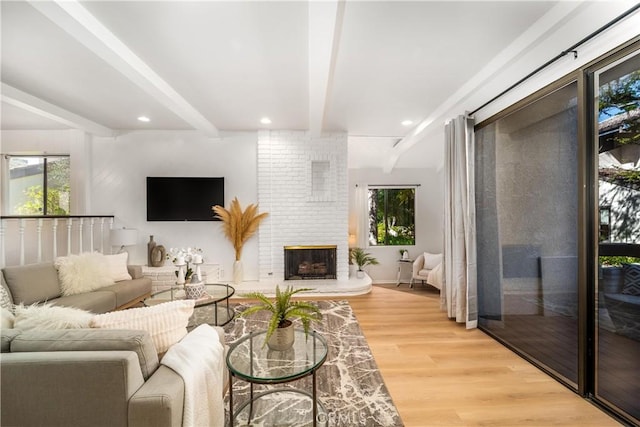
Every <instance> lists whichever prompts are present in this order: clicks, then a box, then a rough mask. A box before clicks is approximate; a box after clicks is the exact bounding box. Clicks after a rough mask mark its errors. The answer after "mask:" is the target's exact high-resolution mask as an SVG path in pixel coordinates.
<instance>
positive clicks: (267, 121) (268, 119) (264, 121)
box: [260, 117, 271, 125]
mask: <svg viewBox="0 0 640 427" xmlns="http://www.w3.org/2000/svg"><path fill="white" fill-rule="evenodd" d="M260 123H262V124H263V125H270V124H271V119H270V118H269V117H263V118H261V119H260Z"/></svg>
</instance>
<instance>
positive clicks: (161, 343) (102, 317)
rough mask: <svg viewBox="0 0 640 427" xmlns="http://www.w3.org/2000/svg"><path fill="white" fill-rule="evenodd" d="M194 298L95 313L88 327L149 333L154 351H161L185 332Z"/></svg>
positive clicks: (191, 312)
mask: <svg viewBox="0 0 640 427" xmlns="http://www.w3.org/2000/svg"><path fill="white" fill-rule="evenodd" d="M194 305H195V300H179V301H171V302H166V303H162V304H158V305H152V306H150V307H140V308H130V309H128V310H122V311H113V312H111V313H105V314H98V315H96V316H94V317H93V320H92V321H91V327H92V328H107V329H134V330H142V331H147V332H149V335H151V340H152V341H153V343H154V344H155V346H156V351H157V352H158V353H164V352H165V351H167V350H168V349H169V347H171V346H172V345H173V344H175V343H177V342H178V341H180V340H181V339H182V338H184V336H185V335H187V324H188V322H189V317H191V315H192V314H193V307H194Z"/></svg>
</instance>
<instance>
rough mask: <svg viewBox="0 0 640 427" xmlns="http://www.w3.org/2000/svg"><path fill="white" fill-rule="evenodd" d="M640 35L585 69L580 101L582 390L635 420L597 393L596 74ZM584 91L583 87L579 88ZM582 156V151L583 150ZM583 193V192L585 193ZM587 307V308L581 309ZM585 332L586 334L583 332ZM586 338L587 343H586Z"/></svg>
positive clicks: (633, 48) (631, 49) (638, 44)
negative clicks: (581, 137)
mask: <svg viewBox="0 0 640 427" xmlns="http://www.w3.org/2000/svg"><path fill="white" fill-rule="evenodd" d="M639 52H640V36H638V37H635V38H634V39H633V40H631V41H629V42H628V43H626V44H624V45H623V46H620V47H619V48H618V49H615V50H614V51H612V52H609V53H607V54H606V55H604V56H603V57H602V58H598V59H597V60H595V61H592V62H591V63H590V64H587V65H586V66H585V67H583V68H582V73H581V76H580V79H579V82H580V81H581V82H582V84H583V87H582V89H583V92H582V93H584V94H585V96H584V97H583V100H582V102H581V103H580V106H581V109H582V112H580V111H579V112H578V117H579V121H582V124H581V125H580V128H579V130H578V131H579V132H584V139H582V140H583V141H585V142H586V143H585V144H581V145H584V149H583V150H582V151H583V153H582V156H584V157H580V161H581V164H582V165H584V168H581V169H584V170H583V171H582V173H581V176H582V177H584V179H585V180H584V183H585V185H584V186H583V189H584V190H583V192H584V193H585V194H584V203H585V204H584V205H583V208H584V209H583V212H584V214H582V215H581V222H582V221H583V222H584V225H585V226H584V227H582V226H580V230H581V234H583V240H584V242H585V245H584V248H582V247H581V248H579V250H580V257H581V258H582V259H583V260H585V261H586V262H584V263H583V264H584V267H585V268H580V272H579V274H580V275H582V274H584V282H582V283H585V284H586V286H581V287H580V290H583V292H579V307H580V308H579V313H580V315H584V317H583V319H585V321H582V322H580V324H579V328H582V329H583V330H584V331H580V336H579V339H580V341H581V343H580V346H581V351H580V353H579V354H580V362H579V363H581V364H582V365H583V366H581V367H580V369H579V379H580V380H579V387H578V391H579V393H580V395H582V396H583V397H587V398H589V399H591V400H593V401H594V403H596V404H597V405H598V406H600V407H602V408H603V409H605V410H607V411H608V412H610V413H612V414H613V415H614V416H616V417H620V416H622V417H625V418H629V419H633V417H631V416H630V415H628V414H626V413H625V412H624V411H623V410H622V409H621V408H619V407H617V406H615V405H614V404H612V403H610V402H608V401H607V400H605V399H604V398H603V397H600V396H598V394H597V369H598V349H599V347H598V344H599V343H598V336H599V335H598V319H597V315H596V307H597V305H596V301H597V300H596V298H597V294H598V291H599V282H598V280H599V279H598V276H599V274H598V269H599V252H600V249H599V243H600V242H599V241H600V238H599V237H600V227H599V219H600V207H599V180H598V177H599V173H598V169H599V134H598V119H597V117H598V113H599V108H598V105H597V102H596V99H597V96H598V93H597V90H598V88H597V87H596V84H597V83H598V82H597V79H596V73H598V72H600V71H602V70H603V69H604V68H608V67H611V66H615V64H616V63H618V62H622V61H624V60H625V58H628V57H631V56H634V54H635V55H640V53H639ZM579 90H580V87H579ZM579 156H580V153H579ZM581 193H582V192H581ZM580 310H583V311H584V312H583V311H580ZM583 332H584V333H583ZM583 341H584V342H583ZM582 348H584V351H582Z"/></svg>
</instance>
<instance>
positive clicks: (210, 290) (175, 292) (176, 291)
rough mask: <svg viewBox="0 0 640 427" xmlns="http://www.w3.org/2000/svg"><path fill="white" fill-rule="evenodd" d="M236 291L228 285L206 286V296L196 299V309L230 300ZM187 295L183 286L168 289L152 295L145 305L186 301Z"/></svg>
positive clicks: (215, 284)
mask: <svg viewBox="0 0 640 427" xmlns="http://www.w3.org/2000/svg"><path fill="white" fill-rule="evenodd" d="M235 292H236V290H235V289H234V288H233V286H230V285H226V284H219V283H213V284H208V285H205V294H204V295H203V296H202V297H201V298H198V299H196V300H195V301H196V304H195V306H196V307H200V306H203V305H209V304H214V303H217V302H220V301H224V300H227V299H229V298H230V297H231V296H232V295H233V294H234V293H235ZM186 297H187V295H186V293H185V291H184V288H183V287H182V286H172V287H171V288H170V289H166V290H163V291H160V292H157V293H155V294H153V295H151V296H150V297H149V298H147V299H146V300H145V304H147V305H152V304H160V303H162V302H167V301H174V300H182V299H186Z"/></svg>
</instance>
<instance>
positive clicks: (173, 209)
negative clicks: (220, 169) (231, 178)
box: [147, 176, 224, 221]
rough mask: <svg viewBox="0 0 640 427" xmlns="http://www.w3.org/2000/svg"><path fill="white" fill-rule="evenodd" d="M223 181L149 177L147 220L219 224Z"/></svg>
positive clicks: (207, 178) (200, 178) (216, 179)
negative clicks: (216, 209) (216, 210)
mask: <svg viewBox="0 0 640 427" xmlns="http://www.w3.org/2000/svg"><path fill="white" fill-rule="evenodd" d="M215 205H220V206H224V178H210V177H151V176H150V177H147V221H218V219H216V218H215V217H214V212H213V210H212V209H211V208H212V207H213V206H215Z"/></svg>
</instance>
